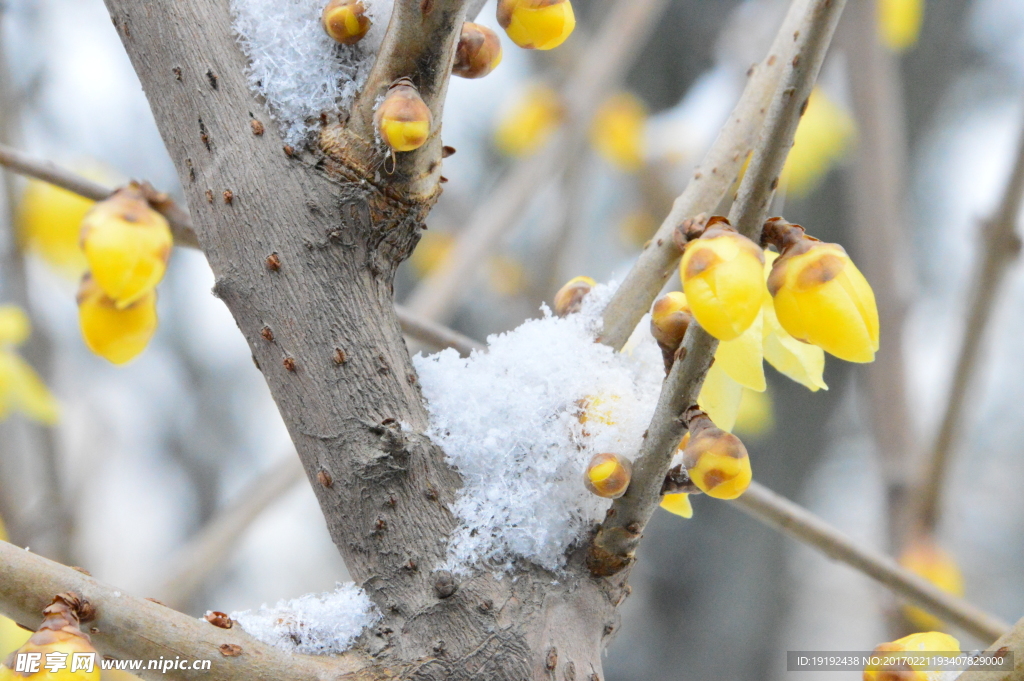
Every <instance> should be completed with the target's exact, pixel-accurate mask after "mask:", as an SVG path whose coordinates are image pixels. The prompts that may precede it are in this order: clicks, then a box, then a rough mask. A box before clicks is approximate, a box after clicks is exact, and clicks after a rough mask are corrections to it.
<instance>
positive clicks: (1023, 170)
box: [919, 132, 1024, 528]
mask: <svg viewBox="0 0 1024 681" xmlns="http://www.w3.org/2000/svg"><path fill="white" fill-rule="evenodd" d="M1022 200H1024V132H1022V133H1021V137H1020V140H1019V142H1018V147H1017V155H1016V157H1015V160H1014V166H1013V171H1012V172H1011V174H1010V178H1009V180H1008V181H1007V184H1006V190H1005V191H1004V192H1003V196H1002V199H1001V200H1000V202H999V206H998V208H997V209H996V212H995V214H994V215H993V216H992V217H991V218H990V219H989V220H988V221H987V222H986V223H985V225H984V228H983V230H982V237H983V238H982V244H981V246H982V253H981V259H980V261H979V262H978V265H977V269H976V271H975V275H974V280H973V283H972V289H971V293H970V297H969V298H968V301H967V321H966V324H965V325H964V327H963V328H964V334H963V339H962V340H961V344H960V356H959V358H958V359H957V364H956V369H955V370H954V372H953V384H952V385H951V386H950V390H949V398H948V401H947V403H946V410H945V412H944V413H943V417H942V424H941V426H940V427H939V433H938V436H937V437H936V439H935V445H934V447H933V448H932V451H931V454H930V456H929V457H928V460H927V462H926V466H925V470H924V479H923V481H922V483H921V491H920V502H919V518H920V521H921V523H922V524H923V525H924V526H925V527H926V528H934V527H935V525H936V524H937V522H938V518H939V506H940V503H941V500H942V490H943V486H944V484H945V480H946V471H947V470H948V468H949V458H950V455H951V453H952V451H953V447H954V446H955V445H956V440H957V435H958V432H959V429H960V427H961V426H962V422H963V420H964V407H965V406H966V404H967V393H968V391H969V390H970V387H971V382H972V380H973V378H974V374H975V373H976V371H977V366H978V358H979V356H980V352H981V346H982V343H983V342H984V338H985V330H986V327H987V326H988V323H989V319H990V318H991V316H992V310H993V308H994V306H995V301H996V294H997V293H998V292H999V288H1000V286H1001V285H1002V283H1003V281H1004V280H1005V278H1006V273H1007V271H1008V269H1009V267H1010V265H1011V264H1012V263H1013V262H1014V261H1015V260H1016V259H1017V255H1018V253H1020V248H1021V241H1020V237H1019V236H1018V235H1017V231H1016V225H1017V216H1018V215H1020V208H1021V202H1022Z"/></svg>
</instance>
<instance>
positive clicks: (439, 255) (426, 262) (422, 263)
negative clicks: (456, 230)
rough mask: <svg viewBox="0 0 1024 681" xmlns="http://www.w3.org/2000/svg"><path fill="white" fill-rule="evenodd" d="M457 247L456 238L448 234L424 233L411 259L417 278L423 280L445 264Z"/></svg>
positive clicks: (410, 263) (410, 262)
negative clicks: (453, 249)
mask: <svg viewBox="0 0 1024 681" xmlns="http://www.w3.org/2000/svg"><path fill="white" fill-rule="evenodd" d="M453 245H455V237H453V236H452V235H451V234H448V233H447V232H429V231H428V232H424V233H423V237H422V238H421V239H420V242H419V243H418V244H417V245H416V250H414V251H413V252H412V256H410V258H409V265H410V266H411V267H412V271H413V272H415V273H416V276H417V277H419V278H420V279H422V278H423V277H425V276H427V275H428V274H430V273H431V272H433V271H434V270H435V269H437V267H438V266H439V265H440V264H441V263H443V262H444V260H445V258H447V257H448V254H449V253H451V251H452V246H453Z"/></svg>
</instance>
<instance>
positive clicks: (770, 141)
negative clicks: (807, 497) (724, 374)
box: [590, 0, 846, 575]
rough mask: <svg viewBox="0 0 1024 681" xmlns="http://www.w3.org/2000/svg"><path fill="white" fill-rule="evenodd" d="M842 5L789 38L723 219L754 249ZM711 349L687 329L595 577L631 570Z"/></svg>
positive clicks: (823, 5) (597, 552)
mask: <svg viewBox="0 0 1024 681" xmlns="http://www.w3.org/2000/svg"><path fill="white" fill-rule="evenodd" d="M845 5H846V2H845V0H814V1H813V2H812V3H811V6H810V7H809V9H808V19H809V25H806V26H804V27H803V28H802V29H801V30H800V32H799V33H797V34H796V35H795V38H796V41H795V42H796V50H795V54H794V56H793V58H792V59H791V60H790V62H789V65H788V66H787V67H786V71H785V73H784V75H783V78H782V80H781V82H780V83H779V87H778V90H777V91H776V93H775V97H774V98H773V99H772V103H771V108H770V109H769V110H768V115H767V119H766V121H765V126H764V130H763V132H762V133H761V137H760V139H759V140H758V145H757V148H756V149H755V150H754V155H753V158H752V159H751V161H750V166H749V168H748V169H747V172H746V174H745V175H744V177H743V182H742V184H741V185H740V189H739V192H738V194H737V197H736V201H735V202H734V203H733V206H732V210H731V211H730V213H729V221H730V222H731V223H732V225H733V226H734V227H735V228H736V230H737V231H738V232H739V233H740V234H743V235H744V236H746V237H748V238H751V239H753V240H754V242H755V243H759V242H760V232H761V226H762V224H763V223H764V220H765V218H766V217H767V210H768V207H769V205H770V203H771V198H772V195H773V194H774V192H775V188H776V186H778V181H779V179H778V178H779V174H780V173H781V172H782V166H783V165H784V164H785V162H786V155H787V154H788V153H789V149H790V147H792V146H793V135H794V134H795V133H796V127H797V124H798V123H799V122H800V116H801V115H802V114H803V111H804V109H805V108H806V104H807V99H808V97H810V94H811V90H812V89H813V87H814V82H815V80H816V79H817V77H818V71H819V70H820V69H821V64H822V62H823V61H824V59H825V53H826V52H827V51H828V46H829V43H830V42H831V39H832V35H833V33H834V32H835V28H836V24H837V23H838V21H839V17H840V15H841V14H842V11H843V8H844V7H845ZM717 347H718V341H717V340H715V339H714V338H712V337H711V335H710V334H708V333H707V332H706V331H705V330H704V329H702V328H700V326H699V325H698V324H691V325H690V327H689V329H688V330H687V332H686V336H685V338H684V339H683V348H684V350H683V351H682V353H681V359H680V360H677V361H676V362H675V364H674V365H673V366H672V370H671V371H670V372H669V375H668V378H666V379H665V383H664V384H663V385H662V389H661V395H660V397H659V398H658V405H657V407H656V408H655V412H654V417H653V418H652V419H651V425H650V427H649V428H648V431H647V436H646V437H645V438H644V441H643V444H642V445H641V447H640V453H639V455H638V456H637V459H636V461H635V462H634V463H633V479H632V482H631V483H630V485H629V487H628V488H627V489H626V493H625V494H624V495H623V496H621V497H619V498H618V499H616V500H615V502H614V503H613V504H612V507H611V510H610V511H609V515H608V517H607V518H606V519H605V521H604V523H603V524H602V526H601V528H600V530H598V533H597V536H596V537H595V538H594V542H593V545H592V547H591V554H590V568H591V570H592V571H593V572H595V574H602V575H610V574H615V573H616V572H618V571H620V570H622V569H623V568H625V567H626V566H628V565H629V564H630V563H632V562H633V560H634V551H635V549H636V547H637V545H638V544H639V543H640V539H641V536H642V533H643V529H644V527H646V525H647V523H648V521H649V520H650V519H651V516H652V515H654V511H655V509H656V508H657V507H658V504H659V502H660V499H661V486H662V483H663V481H664V480H665V476H666V475H667V474H668V470H669V467H670V464H671V462H672V457H673V456H674V455H675V452H676V449H677V447H678V446H679V441H680V440H681V439H682V437H683V433H684V432H686V426H685V424H684V422H683V420H682V418H681V416H682V413H683V412H684V411H685V410H686V409H687V408H688V407H690V406H691V405H695V404H696V403H697V395H698V394H699V393H700V388H701V385H702V384H703V383H704V376H705V374H706V373H707V370H708V368H709V367H710V366H711V361H712V358H713V357H714V353H715V349H716V348H717Z"/></svg>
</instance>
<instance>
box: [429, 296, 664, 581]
mask: <svg viewBox="0 0 1024 681" xmlns="http://www.w3.org/2000/svg"><path fill="white" fill-rule="evenodd" d="M613 291H614V287H613V286H606V285H601V286H597V287H595V289H594V290H593V291H591V292H590V293H589V294H588V295H587V296H586V298H584V305H583V309H582V310H581V312H580V313H578V314H573V315H569V316H568V317H566V318H559V317H555V316H553V315H552V314H551V312H550V310H548V309H547V308H546V307H545V308H542V309H543V311H544V316H543V317H542V318H541V319H533V320H529V321H527V322H525V323H524V324H522V325H521V326H520V327H519V328H517V329H515V330H513V331H510V332H508V333H504V334H500V335H495V336H491V337H490V338H488V349H487V351H486V352H474V353H473V354H472V355H471V356H470V357H469V358H466V359H464V358H461V357H459V355H458V353H457V352H456V351H455V350H452V349H449V350H444V351H442V352H439V353H437V354H434V355H429V356H426V357H425V356H423V355H418V356H417V357H416V358H414V360H413V361H414V364H415V366H416V370H417V371H418V372H419V377H420V383H421V385H422V387H423V394H424V396H425V397H426V399H427V408H428V411H429V414H430V429H429V431H428V435H429V436H430V437H431V439H432V440H433V441H434V442H436V443H437V444H438V445H440V446H441V447H442V448H443V449H444V451H445V452H446V454H447V456H448V458H449V461H450V463H451V464H452V465H453V466H455V467H456V468H457V469H458V471H459V473H461V475H462V478H463V482H464V485H463V487H462V489H460V490H459V492H458V494H457V496H456V500H455V505H454V507H453V509H452V511H453V512H454V513H455V514H456V516H457V517H458V519H459V521H460V523H459V527H458V528H457V530H456V532H455V534H454V536H453V537H452V538H451V541H450V543H449V546H448V557H447V564H446V565H445V568H446V569H449V570H452V571H453V572H456V573H466V572H469V571H470V570H471V569H472V568H474V567H478V566H481V565H483V566H490V567H497V568H505V569H508V568H511V566H512V561H513V560H515V559H517V558H518V559H526V560H530V561H533V562H535V563H537V564H539V565H541V566H543V567H545V568H547V569H549V570H558V569H559V568H561V567H562V566H563V565H564V562H565V557H566V554H567V552H568V550H569V549H570V548H571V547H572V546H573V544H574V543H576V542H577V541H579V540H580V539H582V538H583V537H584V536H585V534H586V532H587V530H588V528H589V527H590V526H591V524H592V523H593V522H595V521H597V520H600V519H601V518H603V517H604V513H605V511H606V510H607V509H608V506H609V505H610V503H611V502H610V500H608V499H602V498H599V497H597V496H595V495H593V494H591V493H590V492H588V491H587V490H586V488H585V487H584V485H583V476H584V472H585V470H586V466H587V464H588V463H589V461H590V459H591V458H592V457H593V456H594V455H595V454H599V453H603V452H611V453H615V454H619V455H620V456H623V457H625V458H627V459H630V460H632V459H633V458H634V457H635V456H636V453H637V451H638V450H639V448H640V444H641V440H642V439H643V434H644V431H645V430H646V429H647V426H648V425H649V423H650V419H651V416H652V415H653V413H654V408H655V405H656V403H657V399H658V395H659V392H660V389H661V384H662V381H663V379H664V368H663V363H662V359H661V354H660V351H659V350H658V348H657V346H656V344H655V342H654V340H653V339H652V338H651V337H650V334H642V335H643V337H644V339H643V340H642V341H641V342H640V343H639V344H637V345H636V347H634V348H633V350H632V351H631V352H630V353H628V354H627V353H617V352H615V351H613V350H612V348H610V347H608V346H606V345H603V344H601V343H596V342H595V341H594V339H595V337H596V334H597V332H598V330H599V328H600V324H601V320H600V312H601V310H602V309H603V307H604V305H605V304H606V303H607V301H608V299H609V298H610V296H611V293H612V292H613Z"/></svg>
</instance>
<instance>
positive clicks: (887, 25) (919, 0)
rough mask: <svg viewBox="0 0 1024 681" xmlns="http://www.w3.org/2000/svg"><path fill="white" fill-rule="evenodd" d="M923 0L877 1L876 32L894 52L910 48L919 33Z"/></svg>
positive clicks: (922, 18)
mask: <svg viewBox="0 0 1024 681" xmlns="http://www.w3.org/2000/svg"><path fill="white" fill-rule="evenodd" d="M923 21H924V0H878V32H879V35H880V36H881V38H882V43H883V44H884V45H885V46H886V47H888V48H889V49H890V50H893V51H894V52H902V51H904V50H906V49H907V48H909V47H912V46H913V45H914V44H915V43H916V42H917V38H918V36H919V35H920V33H921V23H922V22H923Z"/></svg>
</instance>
